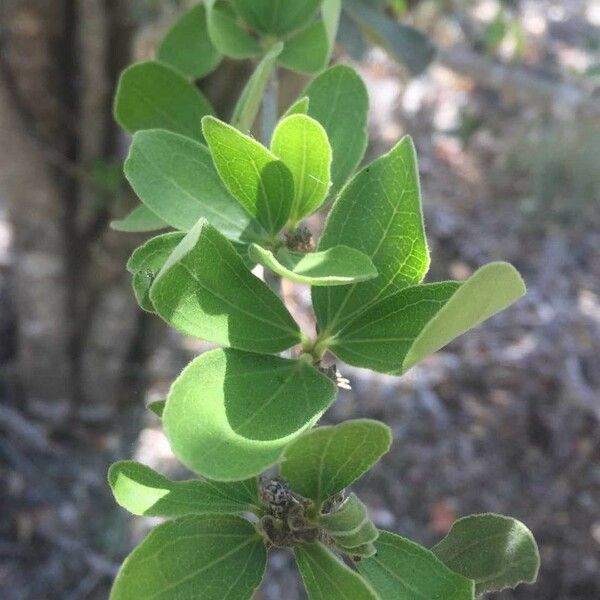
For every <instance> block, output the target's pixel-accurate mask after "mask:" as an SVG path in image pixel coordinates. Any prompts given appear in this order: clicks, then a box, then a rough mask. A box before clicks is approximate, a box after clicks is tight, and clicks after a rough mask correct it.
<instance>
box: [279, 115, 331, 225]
mask: <svg viewBox="0 0 600 600" xmlns="http://www.w3.org/2000/svg"><path fill="white" fill-rule="evenodd" d="M271 150H272V151H273V154H275V156H277V157H278V158H280V159H281V160H282V161H283V162H284V164H285V165H286V166H287V167H288V168H289V170H290V172H291V174H292V176H293V179H294V196H293V197H294V201H293V203H292V207H291V210H290V215H289V216H290V223H291V224H292V227H294V226H295V224H296V223H298V222H299V221H300V220H301V219H303V218H304V217H307V216H308V215H310V214H312V213H313V212H315V211H316V210H317V209H318V208H319V207H320V206H321V205H322V204H323V202H324V201H325V198H326V197H327V192H328V190H329V186H330V183H331V146H330V145H329V140H328V139H327V132H326V131H325V129H323V126H322V125H320V124H319V122H318V121H315V120H314V119H312V118H310V117H308V116H307V115H291V116H289V117H286V118H285V119H282V120H281V121H280V122H279V123H278V124H277V127H276V128H275V131H274V132H273V140H272V141H271Z"/></svg>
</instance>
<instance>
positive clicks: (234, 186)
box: [202, 117, 294, 235]
mask: <svg viewBox="0 0 600 600" xmlns="http://www.w3.org/2000/svg"><path fill="white" fill-rule="evenodd" d="M202 129H203V131H204V136H205V137H206V140H207V142H208V146H209V148H210V151H211V155H212V158H213V161H214V164H215V167H216V169H217V171H218V173H219V175H220V177H221V180H222V181H223V183H224V184H225V187H227V189H228V190H229V192H230V193H231V195H232V196H233V197H234V198H236V199H237V200H238V201H239V203H240V204H241V205H242V206H243V207H244V208H245V210H246V211H247V212H248V213H250V214H251V215H252V216H253V217H254V218H255V219H256V220H257V221H258V222H259V223H261V224H262V225H263V227H264V228H265V229H266V230H267V231H269V232H270V233H272V234H273V235H275V234H277V233H278V232H279V231H280V230H281V229H282V228H283V226H284V225H285V223H286V221H287V219H288V216H289V214H290V210H291V207H292V198H293V196H294V181H293V179H292V174H291V173H290V171H289V170H288V168H287V167H286V165H285V164H284V163H283V162H282V161H281V160H279V159H278V158H277V157H276V156H275V155H273V154H272V153H271V152H269V150H267V149H266V148H265V147H264V146H262V145H261V144H259V143H258V142H257V141H256V140H254V139H253V138H251V137H250V136H247V135H244V134H243V133H241V132H240V131H238V130H237V129H235V128H234V127H232V126H231V125H227V124H226V123H223V122H222V121H219V120H218V119H215V118H213V117H207V118H206V119H204V120H203V121H202Z"/></svg>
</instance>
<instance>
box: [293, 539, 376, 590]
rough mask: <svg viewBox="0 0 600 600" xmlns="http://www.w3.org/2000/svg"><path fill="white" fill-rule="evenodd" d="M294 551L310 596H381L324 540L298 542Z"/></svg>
mask: <svg viewBox="0 0 600 600" xmlns="http://www.w3.org/2000/svg"><path fill="white" fill-rule="evenodd" d="M294 554H295V556H296V564H297V565H298V569H299V571H300V574H301V575H302V581H303V582H304V587H305V588H306V591H307V592H308V597H309V598H310V600H334V599H335V600H379V598H378V596H377V594H376V593H375V592H374V591H373V589H372V588H371V586H370V585H369V584H368V583H367V582H366V581H364V579H363V578H362V577H361V576H360V575H359V574H358V573H357V572H356V571H353V570H352V569H350V568H349V567H347V566H346V565H345V564H344V563H343V562H342V561H341V560H340V559H339V558H337V556H335V555H334V554H332V553H331V551H330V550H328V549H327V548H326V547H325V546H324V545H323V544H321V543H316V544H306V545H302V546H297V547H296V548H295V550H294Z"/></svg>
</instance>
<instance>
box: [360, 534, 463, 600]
mask: <svg viewBox="0 0 600 600" xmlns="http://www.w3.org/2000/svg"><path fill="white" fill-rule="evenodd" d="M375 548H377V554H376V555H375V556H372V557H371V558H366V559H363V560H361V561H360V562H358V563H357V565H356V566H357V568H358V571H359V572H360V573H361V575H363V577H364V578H365V579H367V580H368V581H369V582H370V584H371V585H372V586H373V588H374V589H375V591H376V592H377V593H378V594H379V598H380V600H424V599H425V598H426V599H427V600H472V599H473V597H474V595H473V594H474V583H473V581H471V580H470V579H467V578H465V577H463V576H462V575H459V574H458V573H454V572H452V571H451V570H450V569H448V567H446V566H445V565H444V563H442V561H440V560H439V559H438V558H436V556H435V555H434V554H433V553H432V552H430V551H429V550H427V549H426V548H423V547H421V546H419V545H418V544H415V543H414V542H411V541H410V540H407V539H405V538H402V537H400V536H399V535H395V534H393V533H389V532H387V531H382V532H380V534H379V538H378V539H377V541H376V542H375Z"/></svg>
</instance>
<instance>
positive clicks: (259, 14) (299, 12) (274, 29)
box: [231, 0, 322, 35]
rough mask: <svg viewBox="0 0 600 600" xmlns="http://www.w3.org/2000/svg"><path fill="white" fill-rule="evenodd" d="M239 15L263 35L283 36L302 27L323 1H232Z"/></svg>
mask: <svg viewBox="0 0 600 600" xmlns="http://www.w3.org/2000/svg"><path fill="white" fill-rule="evenodd" d="M231 2H232V4H233V6H234V7H235V9H236V11H237V12H238V14H239V15H240V16H241V17H242V19H244V21H246V23H248V24H249V25H250V26H251V27H253V28H254V29H256V30H257V31H261V32H262V33H270V34H275V35H282V34H285V33H289V32H290V31H293V30H294V29H298V28H299V27H302V26H303V25H305V24H306V23H308V21H309V20H310V19H311V17H313V16H314V15H315V14H316V12H317V10H318V8H319V5H320V4H321V2H322V0H276V1H275V2H274V1H273V0H231Z"/></svg>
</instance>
